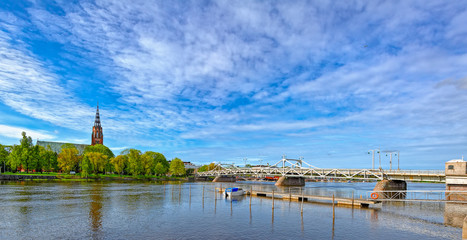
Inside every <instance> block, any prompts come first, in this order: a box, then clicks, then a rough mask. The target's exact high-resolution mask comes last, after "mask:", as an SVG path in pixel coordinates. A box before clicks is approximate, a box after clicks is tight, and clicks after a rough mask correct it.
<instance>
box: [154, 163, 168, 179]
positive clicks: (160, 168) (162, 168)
mask: <svg viewBox="0 0 467 240" xmlns="http://www.w3.org/2000/svg"><path fill="white" fill-rule="evenodd" d="M167 171H168V168H166V167H165V166H164V165H163V164H162V163H160V162H158V163H157V164H156V166H155V167H154V173H155V174H156V175H157V176H162V175H164V174H166V173H167Z"/></svg>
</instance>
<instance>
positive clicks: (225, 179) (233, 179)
mask: <svg viewBox="0 0 467 240" xmlns="http://www.w3.org/2000/svg"><path fill="white" fill-rule="evenodd" d="M236 181H237V178H236V177H235V176H225V175H221V176H217V177H216V178H214V180H212V182H236Z"/></svg>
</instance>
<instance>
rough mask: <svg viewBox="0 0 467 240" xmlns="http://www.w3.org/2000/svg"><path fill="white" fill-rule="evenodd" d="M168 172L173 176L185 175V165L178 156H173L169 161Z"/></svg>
mask: <svg viewBox="0 0 467 240" xmlns="http://www.w3.org/2000/svg"><path fill="white" fill-rule="evenodd" d="M169 171H170V173H171V174H172V175H175V176H183V175H185V173H186V171H185V165H184V164H183V162H182V160H180V159H179V158H174V159H172V161H171V162H170V169H169Z"/></svg>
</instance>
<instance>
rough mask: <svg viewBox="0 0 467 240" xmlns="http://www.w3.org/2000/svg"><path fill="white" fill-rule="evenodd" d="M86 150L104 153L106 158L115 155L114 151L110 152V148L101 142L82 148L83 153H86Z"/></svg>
mask: <svg viewBox="0 0 467 240" xmlns="http://www.w3.org/2000/svg"><path fill="white" fill-rule="evenodd" d="M88 152H99V153H102V154H104V155H106V156H107V157H108V158H113V157H115V155H114V153H113V152H112V150H110V148H108V147H107V146H105V145H102V144H96V145H93V146H92V145H91V146H87V147H86V148H85V149H84V153H83V154H86V153H88Z"/></svg>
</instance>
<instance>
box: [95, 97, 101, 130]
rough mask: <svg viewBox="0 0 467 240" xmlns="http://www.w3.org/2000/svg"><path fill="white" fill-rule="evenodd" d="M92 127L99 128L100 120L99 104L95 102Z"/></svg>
mask: <svg viewBox="0 0 467 240" xmlns="http://www.w3.org/2000/svg"><path fill="white" fill-rule="evenodd" d="M94 126H96V127H97V126H98V127H100V126H101V118H100V117H99V102H97V109H96V119H95V120H94Z"/></svg>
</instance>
